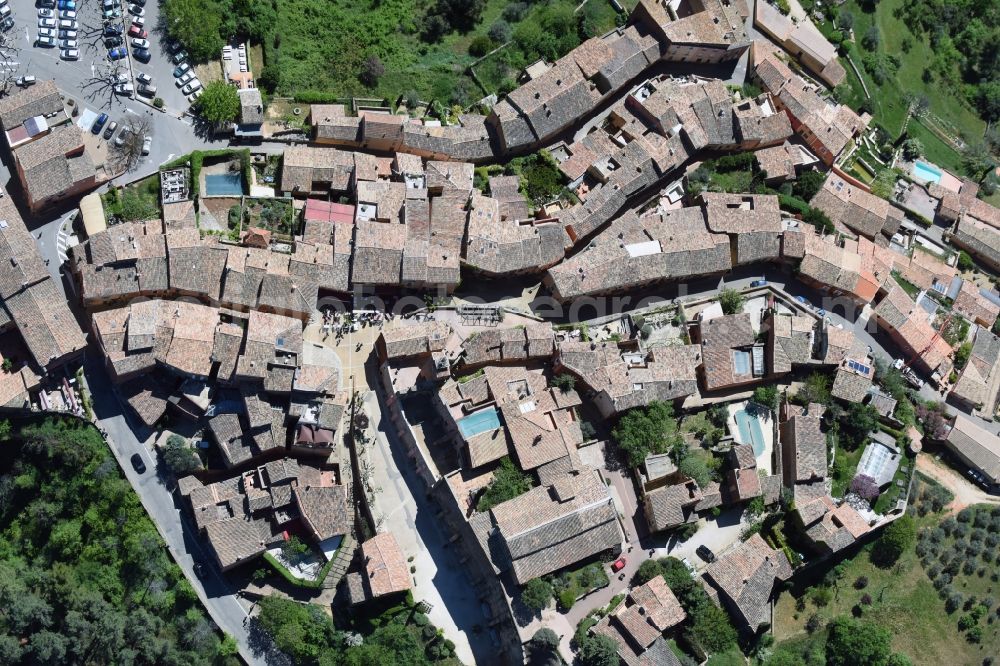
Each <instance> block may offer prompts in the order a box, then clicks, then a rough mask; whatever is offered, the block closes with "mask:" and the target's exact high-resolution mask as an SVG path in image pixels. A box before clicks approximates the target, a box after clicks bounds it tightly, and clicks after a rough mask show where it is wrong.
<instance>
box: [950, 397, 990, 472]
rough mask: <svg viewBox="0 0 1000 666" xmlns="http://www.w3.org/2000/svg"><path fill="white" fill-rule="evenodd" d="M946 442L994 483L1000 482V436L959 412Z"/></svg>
mask: <svg viewBox="0 0 1000 666" xmlns="http://www.w3.org/2000/svg"><path fill="white" fill-rule="evenodd" d="M945 443H946V444H947V445H948V448H950V449H951V450H952V451H954V452H955V453H957V454H958V455H959V457H961V458H962V460H964V461H966V462H967V463H968V464H970V465H972V466H973V467H975V468H976V469H978V470H979V471H981V472H982V473H983V474H984V475H986V477H987V478H988V479H989V480H990V481H991V482H992V483H998V482H1000V437H997V436H996V435H994V434H993V433H991V432H989V431H988V430H986V429H984V428H981V427H980V426H978V425H977V424H976V423H975V422H974V421H973V420H972V419H970V418H968V417H966V416H963V415H961V414H959V415H958V416H956V417H955V423H954V426H953V427H952V429H951V431H950V432H949V433H948V436H947V438H946V439H945Z"/></svg>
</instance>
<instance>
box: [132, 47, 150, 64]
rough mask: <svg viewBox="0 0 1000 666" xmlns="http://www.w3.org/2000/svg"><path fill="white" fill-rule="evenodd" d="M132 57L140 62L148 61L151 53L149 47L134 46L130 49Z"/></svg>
mask: <svg viewBox="0 0 1000 666" xmlns="http://www.w3.org/2000/svg"><path fill="white" fill-rule="evenodd" d="M132 57H133V58H135V59H136V60H138V61H139V62H141V63H148V62H149V59H150V58H151V57H152V54H151V53H150V52H149V49H140V48H134V49H132Z"/></svg>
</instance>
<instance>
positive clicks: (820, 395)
mask: <svg viewBox="0 0 1000 666" xmlns="http://www.w3.org/2000/svg"><path fill="white" fill-rule="evenodd" d="M797 397H799V398H800V399H801V400H802V401H803V402H805V403H806V404H809V403H813V402H816V403H819V404H821V405H829V404H830V378H829V377H828V376H827V375H824V374H823V373H821V372H814V373H812V374H811V375H809V376H808V377H806V381H805V383H803V385H802V388H801V389H799V392H798V394H797Z"/></svg>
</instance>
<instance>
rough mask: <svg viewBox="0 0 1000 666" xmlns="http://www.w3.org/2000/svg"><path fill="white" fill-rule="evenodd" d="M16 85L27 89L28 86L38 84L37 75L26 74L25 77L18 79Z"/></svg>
mask: <svg viewBox="0 0 1000 666" xmlns="http://www.w3.org/2000/svg"><path fill="white" fill-rule="evenodd" d="M14 83H16V84H17V85H19V86H21V87H22V88H27V87H28V86H33V85H35V83H36V79H35V75H34V74H25V75H24V76H22V77H20V78H18V79H17V81H14Z"/></svg>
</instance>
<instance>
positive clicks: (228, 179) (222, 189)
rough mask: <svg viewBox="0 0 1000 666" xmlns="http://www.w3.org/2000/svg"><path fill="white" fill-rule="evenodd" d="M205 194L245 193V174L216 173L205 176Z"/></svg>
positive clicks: (237, 194) (214, 195)
mask: <svg viewBox="0 0 1000 666" xmlns="http://www.w3.org/2000/svg"><path fill="white" fill-rule="evenodd" d="M205 194H207V195H208V196H210V197H217V196H224V195H227V194H230V195H236V196H239V195H241V194H243V176H241V175H240V174H238V173H216V174H212V175H206V176H205Z"/></svg>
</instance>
